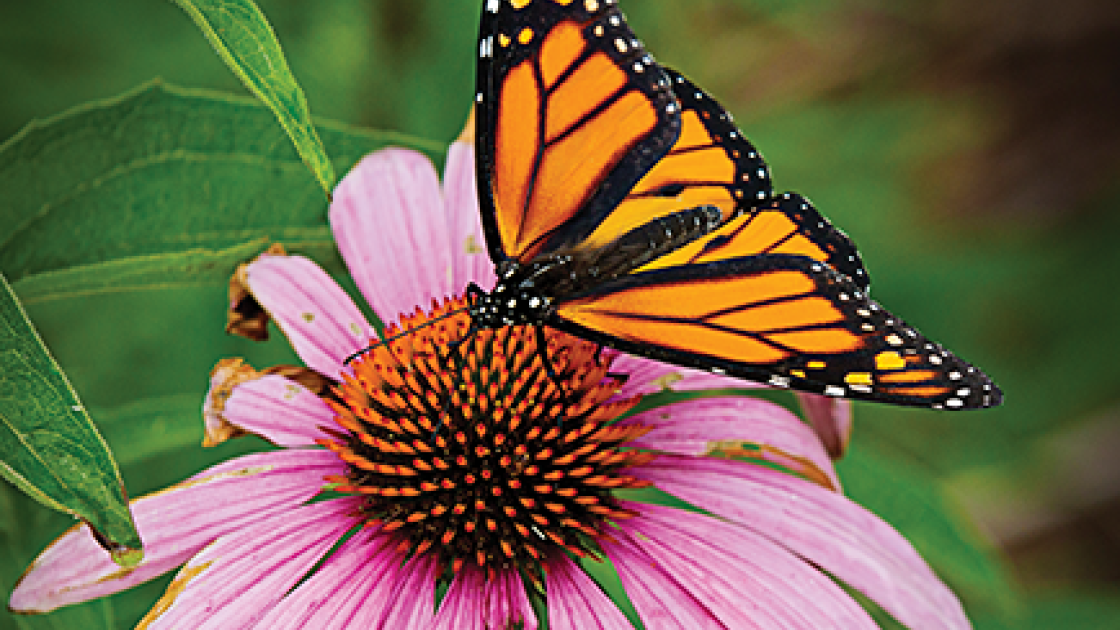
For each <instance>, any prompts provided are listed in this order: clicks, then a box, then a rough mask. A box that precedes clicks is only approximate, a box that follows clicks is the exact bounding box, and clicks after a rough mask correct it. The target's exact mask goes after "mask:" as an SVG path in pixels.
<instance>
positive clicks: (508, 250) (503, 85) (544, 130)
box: [476, 0, 680, 262]
mask: <svg viewBox="0 0 1120 630" xmlns="http://www.w3.org/2000/svg"><path fill="white" fill-rule="evenodd" d="M476 100H477V116H476V124H477V134H478V142H477V147H478V154H477V161H478V178H479V186H478V189H479V201H480V206H481V212H482V219H483V228H484V231H485V234H486V240H487V245H488V246H489V250H490V255H491V258H493V259H494V260H495V262H501V261H503V260H507V259H513V260H517V261H522V262H525V261H528V260H530V259H532V258H533V257H535V256H538V255H539V254H541V253H542V252H545V251H547V249H546V243H548V244H549V245H548V248H550V249H555V248H556V247H558V246H559V241H565V240H566V241H571V240H572V239H571V238H569V237H564V236H563V235H560V234H559V233H560V232H561V231H562V230H564V229H565V228H566V227H567V226H568V225H569V223H570V222H571V221H572V220H573V219H574V218H575V217H577V215H579V216H580V217H581V218H582V220H584V221H588V220H590V221H592V222H594V219H588V217H605V216H606V215H607V214H609V213H610V212H611V210H612V209H613V208H614V207H616V206H617V205H618V204H619V202H621V201H622V199H623V198H624V197H625V196H626V194H627V192H628V191H629V190H630V189H631V188H632V187H633V185H634V183H635V182H637V181H638V180H639V179H640V178H641V177H642V176H643V175H644V174H645V173H646V172H647V171H648V170H649V169H650V168H651V167H652V166H653V165H654V164H655V163H656V162H657V161H658V160H659V159H660V158H661V156H663V155H664V154H665V152H666V151H668V150H669V147H670V146H672V144H673V143H674V141H675V140H676V138H677V136H678V134H679V132H680V117H679V113H678V111H677V109H678V105H677V101H676V99H675V97H674V96H673V93H672V90H671V88H670V85H669V81H668V79H667V77H666V76H665V74H664V73H663V72H662V71H661V68H660V66H658V65H657V64H656V63H654V61H653V60H652V58H650V56H649V55H648V54H647V53H646V52H645V49H644V48H643V46H642V44H641V42H639V41H638V39H637V38H636V37H635V36H634V34H633V32H632V31H631V30H630V28H629V27H628V26H627V25H626V22H625V20H624V19H623V18H622V14H621V13H620V12H619V11H618V9H617V8H616V7H615V6H614V3H613V2H606V1H603V2H595V3H588V2H562V1H558V0H532V1H530V2H512V1H511V0H487V2H486V3H485V6H484V8H483V13H482V22H481V26H480V35H479V63H478V93H477V95H476Z"/></svg>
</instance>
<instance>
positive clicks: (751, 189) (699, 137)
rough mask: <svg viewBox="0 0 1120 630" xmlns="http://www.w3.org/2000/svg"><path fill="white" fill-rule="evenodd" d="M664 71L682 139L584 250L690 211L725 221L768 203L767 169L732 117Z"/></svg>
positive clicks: (588, 239) (596, 229)
mask: <svg viewBox="0 0 1120 630" xmlns="http://www.w3.org/2000/svg"><path fill="white" fill-rule="evenodd" d="M664 71H665V73H666V75H668V77H669V80H670V82H671V85H672V86H673V93H674V95H675V96H676V97H677V101H678V103H679V104H680V108H681V116H680V118H681V132H680V135H679V136H678V137H677V141H676V142H675V143H674V144H673V147H672V148H671V149H669V152H668V153H667V154H665V156H664V157H662V158H661V160H660V161H658V162H657V163H656V164H655V165H654V166H653V167H652V168H651V169H650V170H649V172H648V173H646V175H645V176H644V177H642V179H641V180H639V181H638V183H637V184H636V185H635V186H634V188H632V189H631V190H630V193H629V194H628V195H626V198H625V199H623V200H622V202H621V203H619V204H618V207H616V208H615V210H614V211H613V212H611V213H610V215H609V216H607V217H606V218H605V219H603V220H602V221H601V222H600V223H598V224H597V225H595V226H594V229H593V230H591V231H590V233H589V234H588V235H587V236H586V238H585V239H583V245H584V246H587V247H602V246H605V245H608V244H609V243H611V242H612V241H614V240H616V239H618V238H619V237H620V236H621V235H622V234H625V233H627V232H628V231H630V230H632V229H634V228H635V227H637V226H641V225H644V224H647V223H649V222H651V221H653V220H655V219H657V218H659V217H664V216H667V215H669V214H672V213H674V212H678V211H680V210H683V209H686V208H695V207H697V206H703V205H710V206H715V207H717V208H719V209H720V212H721V213H722V215H723V220H724V221H726V220H727V219H730V218H731V217H733V216H735V215H736V214H739V213H741V212H743V211H745V210H746V209H747V208H749V207H751V206H753V205H755V204H760V203H764V202H766V201H767V200H769V198H770V195H771V185H770V175H769V171H768V169H767V168H766V163H765V162H764V161H763V159H762V156H761V155H759V153H758V151H756V150H755V148H754V147H753V146H752V145H751V144H750V142H748V141H747V140H746V138H744V137H743V135H742V134H741V133H740V132H739V130H738V129H737V128H736V127H735V124H734V123H733V122H732V120H731V116H730V115H729V114H728V113H727V112H726V111H724V109H723V108H722V107H720V105H719V103H717V102H716V101H715V100H714V99H712V97H711V96H709V95H708V94H706V93H705V92H704V91H703V90H701V89H700V88H698V87H697V86H696V85H694V84H693V83H692V82H690V81H688V80H687V79H685V78H684V77H683V76H681V75H680V74H679V73H677V72H676V71H674V70H671V69H669V68H664ZM579 221H580V220H579V218H577V219H576V222H577V223H578V222H579ZM579 227H580V228H583V227H584V226H579ZM584 231H586V230H584V229H579V230H578V232H579V233H582V232H584Z"/></svg>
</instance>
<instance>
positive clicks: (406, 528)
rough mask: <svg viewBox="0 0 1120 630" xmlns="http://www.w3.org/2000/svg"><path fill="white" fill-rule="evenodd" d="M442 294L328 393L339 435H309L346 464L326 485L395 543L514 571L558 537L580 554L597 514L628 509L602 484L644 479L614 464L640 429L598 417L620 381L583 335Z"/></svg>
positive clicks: (632, 462) (588, 550)
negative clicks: (481, 315)
mask: <svg viewBox="0 0 1120 630" xmlns="http://www.w3.org/2000/svg"><path fill="white" fill-rule="evenodd" d="M465 304H466V303H465V301H464V300H462V299H457V300H450V301H448V302H446V303H445V304H444V305H442V306H441V307H438V308H436V309H435V310H434V311H433V312H432V313H431V314H430V315H426V314H424V313H422V312H420V311H419V310H418V311H417V312H416V313H415V314H414V315H412V316H411V317H406V318H404V320H403V321H402V324H401V327H400V328H397V327H396V326H394V327H391V328H390V329H389V330H387V331H386V338H393V337H394V336H396V335H398V334H399V333H400V331H401V330H402V329H403V330H408V331H412V332H410V333H408V334H406V335H403V336H401V337H399V338H397V339H394V340H393V341H391V342H389V343H388V344H383V345H379V346H376V347H375V348H373V349H372V350H370V351H369V352H368V353H366V354H365V355H364V356H362V357H360V358H359V359H357V360H356V361H354V362H353V364H352V365H353V368H354V374H353V376H349V377H346V378H345V379H344V381H343V383H342V385H341V386H340V387H339V390H338V392H337V393H338V398H339V399H340V400H341V401H342V402H341V403H332V404H333V405H334V407H335V411H336V412H337V421H338V423H339V424H340V425H341V426H342V427H343V428H344V429H345V430H346V433H345V438H340V440H339V441H333V442H328V441H324V442H323V444H324V445H325V446H327V447H328V448H330V449H331V450H333V451H335V452H336V453H338V455H339V456H340V457H341V458H342V459H343V460H344V461H346V462H347V463H348V464H349V465H350V470H349V473H348V475H347V476H346V477H344V478H338V479H333V480H332V481H334V482H336V483H337V484H338V485H337V486H336V487H335V490H336V491H339V492H347V493H356V494H361V495H364V496H365V497H366V500H365V503H364V508H363V510H364V513H363V515H362V516H363V518H364V519H365V520H366V522H367V523H368V524H369V525H371V526H374V525H379V526H380V527H381V529H382V531H386V532H393V533H394V535H395V536H397V537H398V538H399V540H400V546H401V548H402V550H410V551H411V553H414V554H423V553H436V554H438V555H439V557H440V560H441V562H442V563H443V565H444V566H449V567H451V568H452V569H454V570H456V571H457V570H458V569H459V568H460V567H461V566H462V565H463V563H464V562H473V563H475V564H477V565H478V566H479V567H482V568H489V569H494V568H496V567H499V566H512V567H516V568H518V569H520V570H521V571H522V572H523V573H525V574H526V575H539V574H540V570H542V569H547V561H546V559H547V557H548V556H549V554H551V553H555V552H558V551H560V550H563V551H566V552H568V553H571V554H575V555H577V556H587V555H594V554H595V553H596V549H597V543H596V539H598V538H601V537H603V536H605V535H606V527H607V523H608V522H609V521H610V520H611V519H623V518H628V517H629V516H631V514H630V513H629V512H628V511H626V510H623V509H620V508H619V507H617V504H616V503H615V502H614V500H613V499H612V491H614V490H615V489H618V488H635V487H642V486H645V485H648V484H646V483H645V482H642V481H640V480H638V479H635V478H634V477H632V476H629V475H627V474H625V473H624V472H623V471H624V470H625V469H627V468H630V467H633V466H638V465H641V464H644V463H647V462H648V461H649V460H650V459H651V458H652V457H653V456H652V455H651V454H650V453H647V452H641V451H635V450H627V449H625V448H622V446H623V444H624V443H626V442H627V441H629V440H632V439H634V438H636V437H638V436H640V435H642V434H643V433H644V432H645V429H643V428H641V427H616V426H613V425H612V424H611V421H613V420H614V419H615V418H617V417H618V416H619V415H620V414H622V413H624V412H625V411H627V410H629V409H630V408H631V407H633V406H634V404H636V403H637V399H636V398H635V399H630V400H624V401H616V402H610V403H608V402H606V401H607V400H608V399H610V398H611V397H612V396H614V395H615V394H616V393H617V391H618V386H619V384H620V381H619V380H618V379H617V378H616V377H614V376H611V375H609V374H608V368H609V365H610V359H609V358H606V357H604V356H601V355H600V353H599V352H598V347H597V346H596V345H594V344H592V343H589V342H586V341H583V340H581V339H577V338H575V337H571V336H569V335H566V334H564V333H561V332H558V331H553V330H550V329H545V330H544V338H545V340H546V343H547V361H548V362H549V364H550V367H549V366H546V365H545V363H544V360H543V358H542V353H541V352H540V351H538V347H537V341H538V335H537V331H535V330H534V329H533V328H532V327H531V326H516V327H506V328H498V329H494V330H477V331H473V332H471V333H470V334H469V335H467V332H468V331H469V330H470V318H469V316H468V315H467V314H466V313H465V312H460V313H457V314H452V315H450V316H448V317H446V318H445V319H440V320H439V321H434V320H436V319H437V318H440V317H441V316H445V315H447V314H448V313H451V312H452V311H454V310H456V309H462V308H463V307H464V306H465Z"/></svg>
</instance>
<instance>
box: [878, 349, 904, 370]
mask: <svg viewBox="0 0 1120 630" xmlns="http://www.w3.org/2000/svg"><path fill="white" fill-rule="evenodd" d="M875 367H876V368H877V369H880V370H901V369H902V368H904V367H906V361H904V360H903V359H902V355H900V354H898V353H897V352H893V351H887V352H880V353H879V354H877V355H875Z"/></svg>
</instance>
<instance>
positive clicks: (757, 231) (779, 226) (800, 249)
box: [640, 193, 870, 291]
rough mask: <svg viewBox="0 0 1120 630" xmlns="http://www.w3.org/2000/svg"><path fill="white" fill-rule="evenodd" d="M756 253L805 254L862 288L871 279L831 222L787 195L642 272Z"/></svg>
mask: <svg viewBox="0 0 1120 630" xmlns="http://www.w3.org/2000/svg"><path fill="white" fill-rule="evenodd" d="M760 254H790V255H799V256H807V257H809V258H811V259H813V260H816V261H818V262H823V263H825V264H827V265H828V266H830V267H832V268H833V269H835V270H836V271H839V272H840V273H842V274H844V275H846V276H848V277H849V278H851V280H852V281H853V282H854V283H855V284H856V286H858V287H859V288H860V289H863V290H865V291H866V290H867V287H868V285H869V283H870V278H868V275H867V271H866V270H865V269H864V268H863V261H862V259H861V258H860V255H859V252H858V251H857V250H856V247H855V245H854V244H852V241H851V239H849V238H848V236H847V235H846V234H844V233H843V232H841V231H840V230H838V229H836V228H835V227H833V226H832V223H830V222H829V221H828V219H826V218H825V217H824V216H823V215H821V213H820V212H818V211H817V209H816V208H814V207H813V205H812V204H811V203H809V200H808V199H806V198H804V197H802V196H801V195H798V194H796V193H785V194H782V195H779V196H778V197H776V198H774V199H771V200H769V201H767V202H766V203H764V204H762V205H759V206H758V207H755V208H752V209H750V210H748V211H746V212H745V213H744V214H741V215H739V216H737V217H734V218H733V219H731V220H730V221H727V222H725V223H724V224H723V225H722V226H720V227H719V228H718V229H717V230H714V231H712V232H710V233H708V234H706V235H704V236H703V237H701V238H698V239H696V240H694V241H693V242H691V243H689V244H688V245H686V246H684V247H681V248H679V249H677V250H675V251H673V252H671V253H670V254H668V255H665V256H662V257H660V258H658V259H656V260H654V261H652V262H650V263H649V264H647V265H645V266H643V267H641V268H640V270H641V271H650V270H653V269H662V268H667V267H674V266H680V265H696V264H704V263H710V262H716V261H720V260H728V259H731V258H741V257H743V256H756V255H760Z"/></svg>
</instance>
